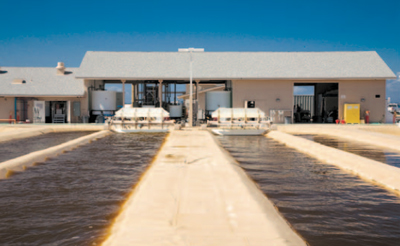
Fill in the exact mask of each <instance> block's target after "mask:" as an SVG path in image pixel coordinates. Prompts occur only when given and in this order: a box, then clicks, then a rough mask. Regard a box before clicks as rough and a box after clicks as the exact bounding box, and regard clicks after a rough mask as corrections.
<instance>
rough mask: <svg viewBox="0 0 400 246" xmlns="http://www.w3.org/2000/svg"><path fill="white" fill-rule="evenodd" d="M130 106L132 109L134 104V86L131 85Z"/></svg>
mask: <svg viewBox="0 0 400 246" xmlns="http://www.w3.org/2000/svg"><path fill="white" fill-rule="evenodd" d="M131 104H132V108H133V105H134V104H135V84H134V83H132V87H131Z"/></svg>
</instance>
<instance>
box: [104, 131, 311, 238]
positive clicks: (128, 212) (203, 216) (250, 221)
mask: <svg viewBox="0 0 400 246" xmlns="http://www.w3.org/2000/svg"><path fill="white" fill-rule="evenodd" d="M103 245H106V246H110V245H117V246H123V245H157V246H159V245H182V246H184V245H193V246H194V245H221V246H222V245H229V246H235V245H241V246H246V245H293V246H294V245H296V246H297V245H299V246H301V245H306V243H305V242H304V241H303V240H302V239H301V238H300V236H298V235H297V234H296V233H295V232H294V231H293V230H292V229H291V228H290V226H289V225H288V223H287V222H286V221H285V220H284V219H283V218H282V217H281V215H280V214H279V212H278V211H277V210H276V209H275V207H274V206H273V205H272V203H271V202H270V201H269V200H268V199H267V198H266V197H265V196H264V194H263V193H262V192H261V190H259V189H258V188H257V187H256V185H255V184H254V182H253V181H252V180H250V179H249V178H248V176H247V175H246V174H245V172H244V171H243V170H242V169H241V168H240V167H239V166H238V164H237V162H236V161H235V160H234V159H233V158H232V157H231V156H230V155H229V154H228V153H227V152H226V151H224V150H222V149H221V147H220V146H219V145H218V144H217V143H216V141H215V139H214V138H213V137H212V136H211V135H210V133H209V132H208V131H198V130H192V131H173V132H171V133H170V135H169V137H168V139H167V141H166V142H165V143H164V145H163V146H162V148H161V149H160V151H159V153H158V154H157V156H156V158H155V160H154V162H153V163H152V165H151V167H150V168H149V169H148V170H147V172H146V173H145V174H144V176H143V177H142V179H141V181H140V182H139V184H138V185H137V186H136V188H135V190H134V192H133V193H131V195H130V197H129V198H128V200H127V201H126V203H125V204H124V206H123V207H122V210H121V213H120V214H119V215H118V217H117V218H116V220H115V223H114V224H113V226H112V228H111V230H110V236H109V237H108V238H107V240H106V241H105V242H104V243H103Z"/></svg>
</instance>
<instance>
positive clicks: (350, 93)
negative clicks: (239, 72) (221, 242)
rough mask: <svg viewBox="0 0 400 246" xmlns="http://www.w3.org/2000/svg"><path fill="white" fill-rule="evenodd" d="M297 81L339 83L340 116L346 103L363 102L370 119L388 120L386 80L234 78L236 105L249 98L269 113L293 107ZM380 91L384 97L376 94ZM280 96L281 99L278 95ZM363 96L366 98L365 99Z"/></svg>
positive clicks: (233, 87) (241, 104) (233, 93)
mask: <svg viewBox="0 0 400 246" xmlns="http://www.w3.org/2000/svg"><path fill="white" fill-rule="evenodd" d="M294 83H339V93H338V94H339V95H338V96H339V99H338V101H339V102H338V104H339V105H338V108H339V110H338V111H339V118H343V111H344V104H345V103H359V104H360V108H361V117H362V118H364V116H365V111H366V110H369V111H370V122H371V123H378V122H381V121H382V119H383V120H384V115H385V112H386V106H385V98H386V80H342V81H332V80H327V81H288V80H234V81H232V106H233V107H239V108H242V107H244V102H245V101H256V107H258V108H260V109H261V110H263V111H264V112H265V113H266V114H267V115H269V114H270V110H272V109H274V110H293V105H294V98H293V87H294ZM375 95H380V98H375ZM277 98H279V99H280V100H279V101H277V100H276V99H277ZM361 98H364V99H365V101H364V102H361Z"/></svg>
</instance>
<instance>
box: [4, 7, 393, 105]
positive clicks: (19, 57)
mask: <svg viewBox="0 0 400 246" xmlns="http://www.w3.org/2000/svg"><path fill="white" fill-rule="evenodd" d="M0 6H1V9H2V14H1V15H0V23H2V27H1V30H0V66H55V65H56V63H57V61H64V62H65V64H66V66H79V65H80V62H81V60H82V58H83V56H84V54H85V52H86V51H87V50H107V51H177V49H178V48H182V47H201V48H205V50H206V51H366V50H368V51H369V50H375V51H377V52H378V54H379V55H380V56H381V57H382V58H383V60H384V61H385V62H386V63H387V64H388V66H389V67H390V68H391V69H392V71H393V72H395V73H396V74H397V73H399V75H400V30H399V26H400V14H399V10H400V1H399V0H390V1H388V0H380V1H369V0H362V1H359V0H345V1H344V0H334V1H330V0H324V1H321V0H318V1H307V0H302V1H299V0H291V1H289V0H286V1H285V0H279V1H276V0H275V1H251V0H247V1H234V0H231V1H216V0H214V1H208V0H205V1H133V0H130V1H119V0H114V1H101V0H98V1H83V0H80V1H75V0H71V1H54V0H52V1H47V0H45V1H40V0H38V1H17V0H12V1H9V0H1V5H0ZM387 89H388V91H387V92H388V96H390V97H392V99H394V100H395V101H399V102H400V80H393V81H388V86H387Z"/></svg>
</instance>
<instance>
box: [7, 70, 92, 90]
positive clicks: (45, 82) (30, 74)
mask: <svg viewBox="0 0 400 246" xmlns="http://www.w3.org/2000/svg"><path fill="white" fill-rule="evenodd" d="M76 71H77V68H66V73H65V75H56V68H52V67H37V68H33V67H1V68H0V96H83V95H84V93H85V88H84V84H83V81H82V80H80V79H76V78H75V72H76ZM21 81H25V83H19V82H21Z"/></svg>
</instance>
